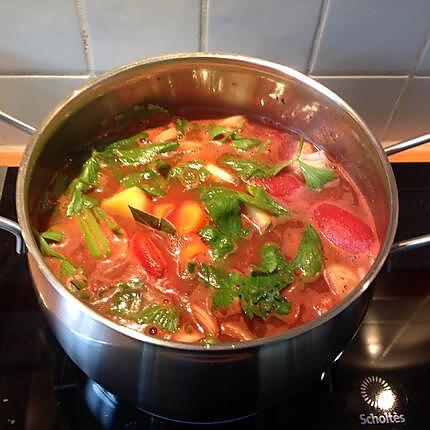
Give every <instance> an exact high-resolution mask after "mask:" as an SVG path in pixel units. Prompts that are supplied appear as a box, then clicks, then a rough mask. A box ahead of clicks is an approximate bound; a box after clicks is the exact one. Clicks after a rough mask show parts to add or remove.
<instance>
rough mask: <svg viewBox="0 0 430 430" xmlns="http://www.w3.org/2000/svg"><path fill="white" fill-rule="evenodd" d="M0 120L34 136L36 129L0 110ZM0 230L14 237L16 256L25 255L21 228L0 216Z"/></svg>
mask: <svg viewBox="0 0 430 430" xmlns="http://www.w3.org/2000/svg"><path fill="white" fill-rule="evenodd" d="M0 120H1V121H4V122H5V123H6V124H10V125H12V126H14V127H16V128H17V129H19V130H21V131H24V132H25V133H27V134H34V133H35V131H36V128H35V127H33V126H32V125H30V124H27V123H25V122H24V121H21V120H19V119H17V118H14V117H13V116H12V115H9V114H7V113H6V112H3V111H1V110H0ZM0 229H2V230H6V231H8V232H10V233H12V234H13V235H14V236H15V237H16V245H15V249H16V252H17V254H20V255H22V254H25V244H24V239H23V237H22V235H21V227H20V226H19V224H18V223H16V222H15V221H12V220H10V219H8V218H5V217H2V216H0Z"/></svg>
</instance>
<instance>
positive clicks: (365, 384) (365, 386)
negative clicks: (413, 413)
mask: <svg viewBox="0 0 430 430" xmlns="http://www.w3.org/2000/svg"><path fill="white" fill-rule="evenodd" d="M360 394H361V398H362V399H363V402H364V403H366V404H367V405H368V406H370V407H371V408H373V409H375V412H374V413H370V414H360V415H359V418H360V424H362V425H368V424H370V425H372V424H402V423H405V422H406V417H405V415H404V414H399V413H398V412H397V411H396V410H395V409H396V406H397V401H398V399H397V395H396V393H395V392H394V391H393V389H392V388H391V386H390V384H388V382H387V381H386V380H385V379H383V378H381V377H380V376H367V377H366V378H364V379H363V380H362V381H361V385H360Z"/></svg>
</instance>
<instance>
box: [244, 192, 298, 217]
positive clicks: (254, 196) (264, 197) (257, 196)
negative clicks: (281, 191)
mask: <svg viewBox="0 0 430 430" xmlns="http://www.w3.org/2000/svg"><path fill="white" fill-rule="evenodd" d="M247 189H248V192H249V193H250V194H251V195H249V194H246V193H242V192H239V193H238V194H239V197H240V199H241V200H242V201H244V202H246V203H249V204H250V205H253V206H255V207H257V208H260V209H263V210H264V211H267V212H269V213H271V214H272V215H275V216H280V215H290V214H291V212H290V211H289V210H288V209H287V208H286V207H285V206H283V205H281V204H280V203H279V202H277V201H276V200H275V199H274V198H272V197H271V196H270V195H269V194H268V193H267V192H266V191H265V190H264V189H263V188H261V187H257V186H256V185H248V186H247Z"/></svg>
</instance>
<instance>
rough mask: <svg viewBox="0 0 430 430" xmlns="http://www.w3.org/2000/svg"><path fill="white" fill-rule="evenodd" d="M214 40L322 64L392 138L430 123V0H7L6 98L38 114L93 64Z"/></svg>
mask: <svg viewBox="0 0 430 430" xmlns="http://www.w3.org/2000/svg"><path fill="white" fill-rule="evenodd" d="M78 11H79V14H78ZM78 16H79V19H78ZM85 47H86V48H87V49H86V50H84V48H85ZM202 48H204V49H207V50H222V51H229V52H240V53H244V54H248V55H254V56H259V57H263V58H266V59H271V60H274V61H277V62H280V63H283V64H287V65H290V66H293V67H294V68H297V69H299V70H302V71H304V72H310V73H311V74H312V75H313V76H314V77H316V78H317V79H319V80H320V81H321V82H322V83H323V84H325V85H327V86H329V87H330V88H332V89H333V90H334V91H335V92H337V93H339V95H340V96H342V97H344V98H345V99H346V100H347V101H348V102H349V103H350V104H351V105H352V106H353V107H354V108H355V109H356V110H357V111H358V112H359V113H360V114H361V115H362V116H363V118H364V119H365V120H366V121H367V122H368V123H369V125H370V127H371V128H372V129H373V130H374V131H375V133H376V134H378V135H379V136H381V133H382V132H383V130H384V129H385V130H386V132H385V134H384V135H383V136H382V139H383V140H399V139H402V138H407V137H410V136H411V135H416V134H418V133H422V132H428V131H429V130H430V125H429V120H428V118H430V96H429V94H430V0H266V1H264V2H263V1H259V0H181V1H173V0H127V1H122V2H121V1H119V0H32V1H30V0H13V1H6V0H4V1H1V0H0V110H4V111H6V112H8V113H10V114H12V115H15V116H18V117H20V118H22V119H23V120H24V121H27V122H30V123H33V124H35V125H37V124H38V123H39V122H40V120H41V119H42V118H43V117H44V116H45V115H46V113H47V112H48V111H49V110H50V109H51V108H52V107H53V106H54V105H55V104H56V103H57V102H58V101H59V100H60V99H62V98H63V97H64V96H65V95H67V94H68V93H69V92H71V91H72V90H73V89H74V88H76V87H78V86H80V85H81V84H83V83H84V81H85V80H86V78H87V76H86V75H88V73H92V72H97V73H98V72H101V71H104V70H106V69H110V68H112V67H114V66H117V65H120V64H123V63H127V62H129V61H133V60H136V59H139V58H142V57H147V56H152V55H160V54H164V53H172V52H178V51H196V50H199V49H202ZM76 75H81V76H76ZM370 75H371V76H370ZM404 89H406V90H405V91H404ZM400 95H401V96H400ZM0 135H1V136H2V140H3V141H5V140H6V141H7V142H6V143H7V144H10V143H18V144H20V145H24V144H25V143H26V142H27V138H26V137H25V135H23V134H22V133H18V132H15V131H14V130H13V129H11V128H10V127H7V126H5V125H0ZM11 141H13V142H11ZM0 144H1V143H0Z"/></svg>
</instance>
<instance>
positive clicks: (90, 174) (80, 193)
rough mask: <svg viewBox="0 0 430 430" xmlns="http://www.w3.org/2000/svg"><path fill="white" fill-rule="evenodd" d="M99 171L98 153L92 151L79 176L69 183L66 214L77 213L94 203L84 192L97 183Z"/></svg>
mask: <svg viewBox="0 0 430 430" xmlns="http://www.w3.org/2000/svg"><path fill="white" fill-rule="evenodd" d="M99 171H100V163H99V160H98V153H97V152H96V151H93V153H92V154H91V157H90V158H89V159H88V160H87V161H85V163H84V165H83V166H82V169H81V173H80V174H79V176H78V177H77V178H76V179H74V180H73V181H72V183H71V184H70V190H71V199H70V202H69V205H68V206H67V210H66V215H67V216H72V215H74V214H76V213H79V212H80V211H81V210H82V209H83V208H84V207H87V208H88V207H92V206H94V205H95V202H94V201H93V200H92V199H90V198H89V197H87V196H86V195H85V193H86V192H87V191H88V190H90V189H91V188H93V187H94V186H95V185H96V184H97V181H98V174H99Z"/></svg>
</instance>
